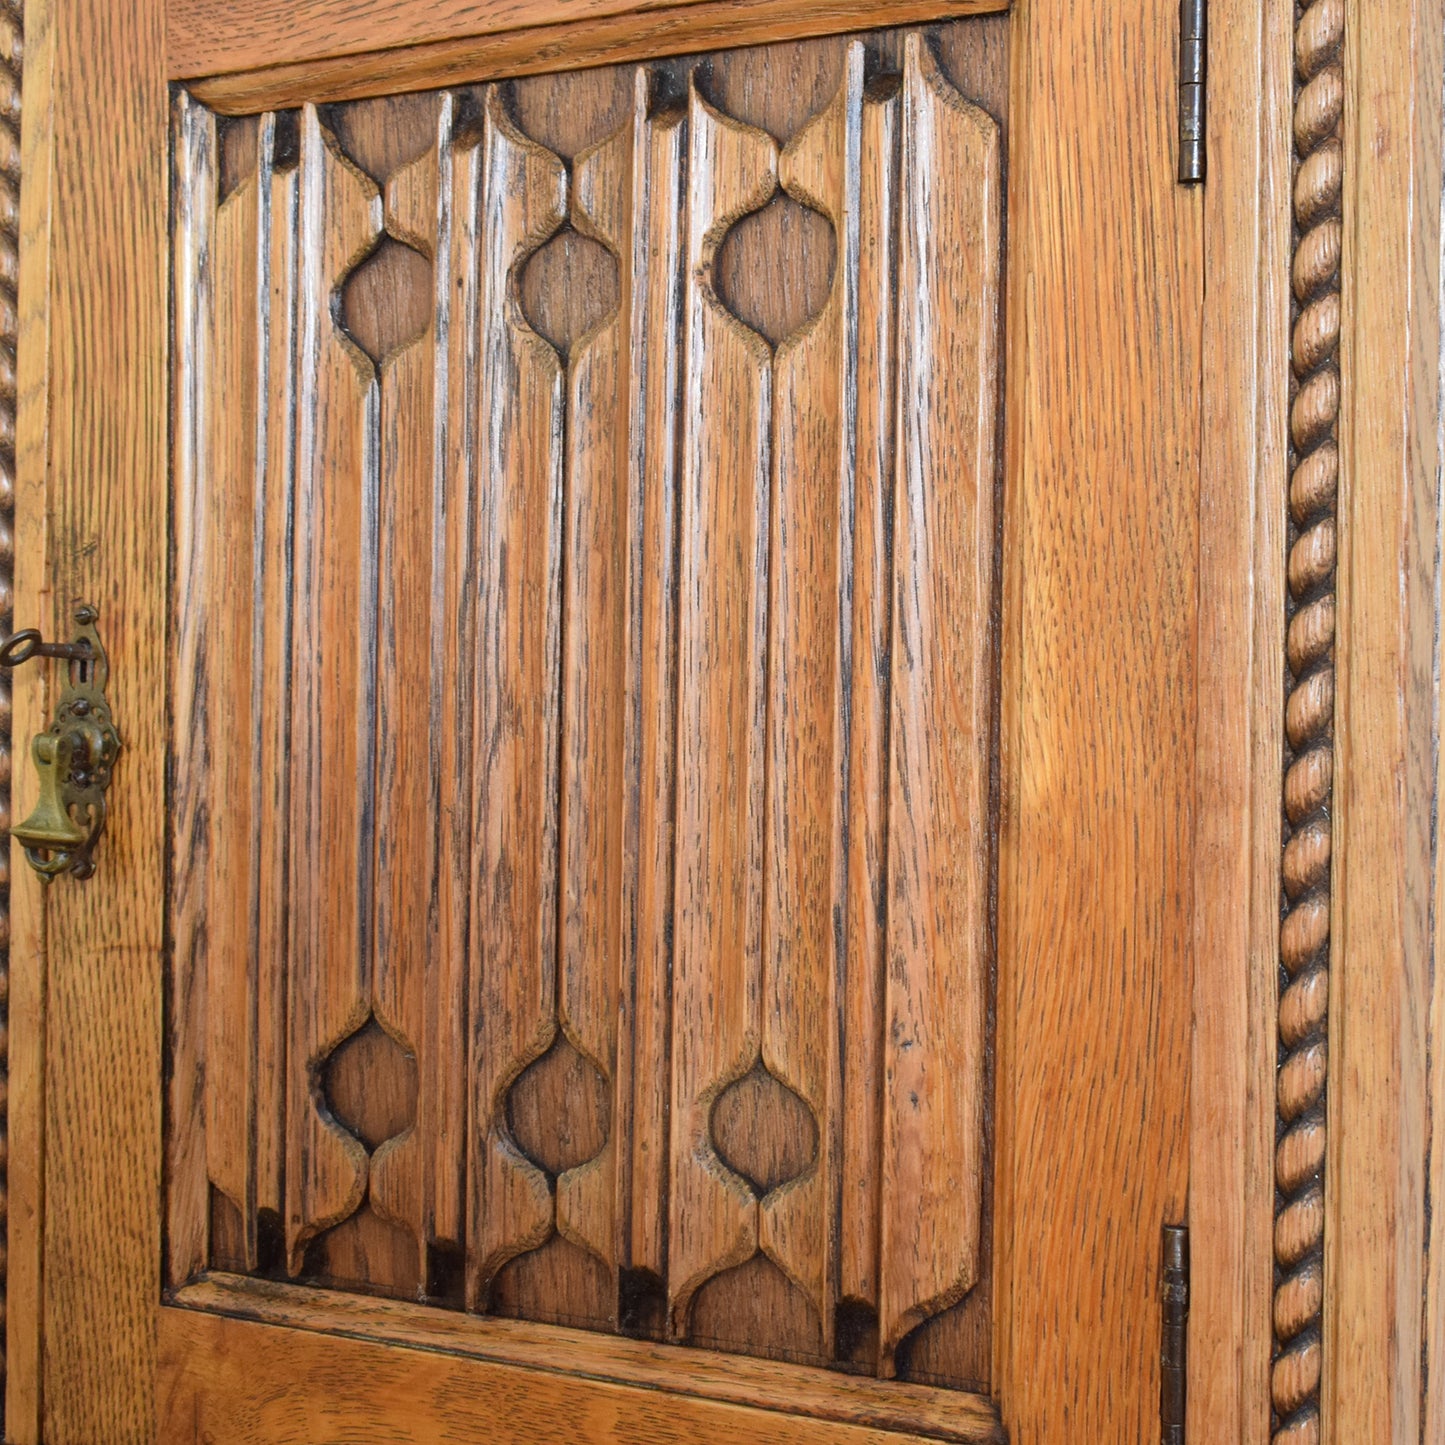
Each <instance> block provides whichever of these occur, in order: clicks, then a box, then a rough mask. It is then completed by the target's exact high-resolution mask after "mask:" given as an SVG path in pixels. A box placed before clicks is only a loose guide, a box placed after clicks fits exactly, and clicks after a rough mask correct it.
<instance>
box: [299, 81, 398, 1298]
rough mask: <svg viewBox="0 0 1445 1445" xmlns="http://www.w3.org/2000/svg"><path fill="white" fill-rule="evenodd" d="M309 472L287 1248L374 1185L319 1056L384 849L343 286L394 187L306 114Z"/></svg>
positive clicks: (374, 421)
mask: <svg viewBox="0 0 1445 1445" xmlns="http://www.w3.org/2000/svg"><path fill="white" fill-rule="evenodd" d="M300 187H301V208H300V227H301V230H300V236H299V240H298V243H297V257H298V262H299V268H300V269H299V275H298V289H297V308H298V326H299V329H300V339H299V351H298V381H297V390H298V397H297V441H296V447H297V453H296V468H297V488H296V511H295V524H294V525H295V535H296V548H295V569H296V570H295V581H294V603H293V606H294V617H295V623H294V627H295V632H294V635H295V639H296V654H295V657H294V660H293V674H292V675H293V678H294V684H293V693H292V713H291V758H290V764H291V770H292V785H291V819H290V833H291V852H290V894H291V909H290V913H289V919H290V937H289V939H288V954H289V972H290V1000H291V1004H290V1010H289V1018H290V1024H289V1031H290V1040H289V1052H290V1059H291V1067H290V1068H289V1070H288V1074H287V1081H288V1082H287V1093H288V1103H287V1136H286V1137H287V1156H286V1221H285V1228H286V1252H287V1263H288V1268H289V1269H290V1270H291V1272H292V1273H293V1274H296V1273H299V1272H300V1270H301V1268H302V1261H303V1257H304V1254H305V1251H306V1247H307V1246H308V1245H309V1244H310V1242H311V1241H312V1240H313V1239H314V1238H316V1237H317V1236H318V1235H319V1234H321V1233H323V1232H324V1231H325V1230H327V1229H329V1228H330V1227H331V1226H332V1225H335V1224H339V1223H341V1221H342V1220H344V1219H346V1218H347V1217H348V1216H349V1215H351V1214H352V1213H353V1212H354V1211H355V1210H356V1208H357V1207H358V1206H359V1205H360V1203H361V1201H362V1199H363V1198H364V1197H365V1193H366V1186H367V1174H368V1163H369V1161H368V1157H367V1153H366V1150H365V1148H364V1147H363V1145H362V1144H361V1142H360V1141H359V1140H358V1139H357V1138H355V1136H354V1135H352V1134H351V1133H350V1132H349V1131H348V1130H347V1129H346V1128H345V1127H344V1126H343V1125H341V1124H340V1123H339V1122H338V1121H337V1120H336V1119H335V1118H334V1117H333V1116H332V1115H331V1114H330V1112H329V1111H328V1110H327V1109H326V1108H325V1107H324V1104H323V1094H322V1089H321V1087H320V1084H321V1078H320V1074H321V1070H322V1068H323V1066H324V1065H325V1062H326V1060H327V1058H328V1056H329V1055H330V1054H331V1053H332V1051H333V1050H335V1049H336V1048H337V1047H338V1046H339V1045H340V1044H341V1043H342V1042H343V1041H344V1040H345V1039H346V1038H347V1037H348V1036H349V1035H350V1034H352V1033H354V1032H356V1030H358V1029H359V1028H360V1027H361V1026H362V1025H363V1024H364V1023H365V1022H366V1019H367V1015H368V1012H369V1006H370V1002H371V999H370V993H371V985H372V955H371V950H372V923H371V918H370V910H371V906H372V897H371V893H372V888H373V886H374V872H373V860H372V852H373V849H374V847H375V838H376V834H375V822H374V819H375V806H376V800H375V766H376V754H375V747H376V732H375V729H376V707H375V692H374V689H375V686H376V682H375V678H376V654H375V648H376V640H377V639H376V622H375V607H376V588H377V565H378V564H377V545H378V538H377V501H378V490H379V486H380V478H379V467H378V451H379V448H378V446H377V441H378V437H377V426H378V421H379V417H378V408H379V403H380V396H379V390H378V386H377V382H376V378H375V375H374V369H373V366H372V364H371V363H370V361H369V360H368V359H367V357H366V356H365V355H364V354H363V353H362V352H361V350H360V349H359V348H358V347H357V345H356V344H355V342H353V341H352V340H351V339H350V338H349V337H348V336H346V335H345V334H344V333H342V332H341V331H339V330H338V329H337V328H336V327H335V326H334V325H333V323H332V315H331V297H332V293H333V291H334V290H335V289H336V288H337V287H339V286H340V284H341V283H342V281H343V280H344V279H345V278H346V276H347V274H348V272H350V271H351V270H352V269H353V268H354V267H355V266H356V265H357V263H358V262H359V261H360V260H361V259H362V258H363V257H364V256H365V255H366V253H367V252H368V251H369V250H370V249H371V247H372V246H373V245H374V244H375V240H376V236H377V232H378V231H379V229H380V226H381V197H380V196H379V195H378V193H377V189H376V185H375V183H374V182H373V181H371V180H370V178H369V177H367V176H365V175H364V174H363V173H362V172H361V171H360V170H358V169H357V168H356V166H354V165H353V164H351V163H350V162H349V161H348V160H347V159H346V157H345V156H344V155H343V154H342V152H341V149H340V147H339V145H338V144H337V142H336V139H335V137H334V136H332V135H331V134H330V133H329V132H327V131H323V129H322V126H321V121H320V118H319V116H318V115H317V113H316V111H315V109H314V108H308V109H307V110H306V111H304V112H303V114H302V118H301V136H300Z"/></svg>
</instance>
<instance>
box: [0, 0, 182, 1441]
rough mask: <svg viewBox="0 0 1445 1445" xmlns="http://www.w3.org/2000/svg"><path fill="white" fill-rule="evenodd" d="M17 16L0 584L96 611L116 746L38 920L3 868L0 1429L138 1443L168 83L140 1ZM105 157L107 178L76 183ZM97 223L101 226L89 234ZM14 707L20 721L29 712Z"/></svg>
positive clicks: (155, 1229) (33, 597)
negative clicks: (22, 1297)
mask: <svg viewBox="0 0 1445 1445" xmlns="http://www.w3.org/2000/svg"><path fill="white" fill-rule="evenodd" d="M29 20H30V23H31V24H32V25H33V27H34V30H33V34H34V35H35V36H36V38H37V39H38V40H39V44H38V46H37V52H38V58H39V63H38V64H37V66H36V68H35V70H34V71H33V72H32V73H33V74H34V75H36V76H37V77H39V79H38V85H37V89H36V90H35V91H34V92H32V98H36V99H38V101H39V104H38V105H37V108H36V111H35V113H34V114H33V116H32V117H30V118H29V119H28V121H27V129H26V147H27V154H28V155H29V156H30V157H31V158H32V159H33V162H34V171H33V174H35V175H36V176H37V177H45V181H43V182H42V183H41V184H40V185H38V186H37V187H36V188H35V190H36V194H35V195H34V196H33V200H34V202H35V206H34V209H32V210H30V211H29V212H27V218H26V234H27V238H28V242H29V247H30V249H29V250H28V251H27V254H26V260H25V263H24V264H25V268H26V280H25V294H26V297H27V298H28V306H29V308H33V309H30V313H29V314H31V315H36V314H38V313H40V312H41V311H43V313H44V315H45V318H46V324H45V326H44V328H42V330H41V334H42V335H43V336H44V337H45V340H44V342H43V343H42V345H43V347H44V350H43V352H42V353H41V354H40V355H37V356H33V357H31V358H29V359H27V362H26V366H27V368H29V367H31V366H33V367H34V368H35V369H34V370H33V371H30V370H27V376H28V378H29V385H28V386H27V393H26V402H25V406H24V411H23V416H22V426H23V427H24V436H23V437H22V438H21V440H20V444H19V447H18V451H19V452H20V455H21V458H22V460H21V462H20V466H21V478H20V492H21V496H22V498H28V499H29V501H30V503H31V506H32V508H33V511H32V516H33V517H34V519H35V520H34V522H32V523H27V527H34V528H35V529H36V530H34V531H31V532H30V533H29V536H30V538H31V539H33V540H34V541H35V542H37V543H38V544H39V545H40V546H41V548H42V549H43V550H42V552H41V553H40V555H38V556H32V557H31V558H30V559H29V562H28V564H27V570H25V571H22V575H21V578H20V585H21V586H22V587H24V588H25V590H24V591H23V592H22V593H21V594H20V595H19V599H18V600H19V602H20V605H22V606H23V610H24V613H25V615H26V617H27V619H28V620H30V621H32V622H33V623H34V624H35V625H38V626H40V627H42V628H43V629H44V630H45V632H46V634H47V635H53V634H54V633H57V632H61V631H62V630H63V629H65V628H66V626H67V625H68V619H69V616H70V612H71V609H72V608H73V606H74V605H75V603H76V602H77V601H80V600H86V601H91V602H94V603H96V604H97V605H98V606H99V609H100V615H101V618H102V623H101V626H102V628H103V629H104V636H105V639H106V644H107V649H108V651H109V654H110V658H111V663H112V668H113V673H112V693H111V699H112V702H113V704H114V707H115V709H116V714H117V716H118V718H119V719H120V729H121V734H122V738H123V741H124V743H125V747H126V752H125V754H124V757H123V760H122V762H121V763H120V765H119V769H118V772H117V780H118V782H119V786H118V787H117V789H116V791H115V792H114V794H113V795H112V799H111V813H110V826H109V828H108V830H107V833H106V836H105V840H104V842H103V844H102V849H101V867H100V870H99V872H98V873H97V876H96V877H95V878H94V879H92V880H91V881H90V882H89V883H87V884H86V886H85V887H84V888H83V889H82V888H77V889H72V890H69V891H67V892H65V893H63V894H62V893H59V892H53V893H51V894H49V895H48V896H47V897H46V898H45V900H44V904H43V908H44V919H43V922H41V921H39V920H38V919H37V916H36V915H37V913H38V912H39V910H40V908H41V906H42V904H41V899H40V884H39V882H38V880H37V879H36V878H35V876H34V875H33V874H31V873H30V872H29V870H25V873H24V876H23V878H22V877H17V878H16V880H15V881H16V885H17V886H16V906H17V914H18V915H19V918H18V920H17V921H18V922H20V926H21V929H23V930H24V931H23V933H22V934H20V935H18V936H22V937H24V938H26V939H27V940H28V941H29V946H28V947H27V948H26V950H25V953H24V955H23V957H22V956H21V955H19V954H17V962H18V963H20V965H21V969H22V971H23V972H25V973H26V975H27V977H26V978H25V979H24V980H23V981H22V980H21V979H20V978H18V977H17V986H18V987H17V992H19V993H22V994H23V995H24V997H25V999H26V1000H27V1004H26V1006H27V1008H28V1009H29V1010H30V1012H29V1019H28V1022H29V1023H30V1024H31V1025H32V1026H33V1027H34V1028H35V1030H36V1043H37V1045H38V1047H40V1048H43V1050H44V1055H43V1060H40V1059H36V1057H35V1055H34V1054H32V1055H31V1061H30V1062H29V1063H28V1064H27V1065H26V1069H25V1073H24V1076H23V1078H22V1079H12V1084H16V1085H19V1089H18V1091H12V1100H13V1101H14V1106H15V1107H17V1108H19V1109H21V1110H23V1111H24V1112H25V1113H26V1122H25V1124H24V1126H23V1129H24V1131H26V1132H27V1135H28V1138H29V1139H30V1140H31V1141H37V1138H38V1136H37V1133H36V1131H38V1130H40V1129H43V1141H44V1163H43V1168H44V1175H43V1190H42V1192H41V1194H40V1195H39V1197H38V1198H37V1197H36V1196H32V1201H34V1204H35V1205H38V1217H37V1218H36V1219H34V1220H33V1221H32V1222H31V1224H30V1228H31V1229H36V1230H38V1232H39V1235H40V1240H39V1248H40V1250H41V1251H42V1253H41V1256H40V1261H41V1266H42V1268H41V1271H40V1275H39V1277H38V1278H37V1277H36V1276H35V1275H34V1274H29V1275H28V1276H27V1278H26V1280H25V1285H24V1287H25V1289H26V1291H27V1295H28V1299H27V1301H26V1302H25V1303H23V1304H21V1305H20V1310H21V1313H20V1318H21V1320H22V1321H23V1326H22V1331H21V1333H22V1335H25V1334H26V1333H28V1332H29V1331H35V1332H36V1333H37V1335H38V1338H39V1341H40V1356H39V1360H38V1364H39V1369H40V1372H41V1373H40V1376H39V1378H37V1377H36V1375H35V1374H34V1373H32V1372H33V1370H34V1365H35V1358H34V1356H32V1355H31V1354H30V1352H29V1347H28V1346H22V1352H21V1354H20V1355H19V1356H18V1357H16V1356H12V1379H14V1380H15V1381H16V1383H17V1385H18V1389H16V1390H15V1391H14V1393H12V1395H11V1398H10V1400H9V1401H8V1403H7V1408H8V1409H9V1411H10V1412H11V1413H10V1417H9V1422H8V1426H7V1429H8V1433H9V1435H10V1437H11V1438H12V1439H15V1440H17V1441H20V1442H33V1441H38V1440H39V1438H40V1437H41V1434H42V1432H43V1436H44V1439H45V1441H46V1442H47V1445H49V1442H75V1445H80V1442H92V1441H95V1440H97V1439H105V1440H124V1439H134V1440H140V1439H144V1438H147V1437H148V1435H149V1433H150V1431H151V1430H152V1428H153V1423H152V1422H153V1420H154V1406H155V1394H154V1373H153V1355H152V1344H153V1326H154V1313H155V1299H156V1291H157V1288H158V1285H159V1274H158V1271H157V1265H158V1263H159V1248H160V1227H161V1226H160V1210H159V1203H160V1200H159V1195H158V1184H159V1166H160V1138H161V1136H160V1120H161V1111H160V1098H159V1095H158V1093H157V1091H156V1088H155V1083H156V1080H157V1079H158V1078H159V1076H160V1062H161V1061H160V1044H161V943H162V927H161V922H162V918H161V899H162V896H163V887H164V885H163V875H164V862H163V859H164V851H163V841H164V820H163V817H162V815H161V814H159V813H158V812H157V810H156V806H155V805H156V801H157V800H158V799H159V798H161V797H162V796H163V795H164V753H165V734H166V729H165V723H164V717H165V678H166V662H165V633H166V624H165V599H164V588H163V585H162V583H161V579H162V578H163V577H164V576H165V573H166V570H167V566H166V558H167V517H166V511H167V507H166V493H165V489H164V487H162V486H160V485H157V479H158V478H162V477H164V476H165V475H166V424H165V412H166V376H165V358H166V355H167V350H168V346H167V332H166V315H167V305H166V289H167V287H166V275H167V264H166V259H165V252H166V247H167V238H166V217H167V207H166V194H167V165H166V139H165V132H166V117H165V109H166V91H165V84H164V78H163V76H162V75H161V73H160V69H161V68H160V66H159V65H158V64H156V63H155V57H157V56H158V55H159V54H160V53H161V51H162V47H163V45H164V38H163V17H162V11H161V7H160V6H159V5H151V4H145V3H142V4H137V5H127V6H125V7H122V8H119V9H117V8H116V7H113V6H111V5H109V4H105V3H100V4H88V3H83V0H82V3H78V4H57V5H55V6H53V7H52V6H51V5H48V4H45V3H43V0H42V3H37V4H36V5H35V6H33V7H32V8H31V11H30V15H29ZM102 114H103V115H104V116H106V118H107V119H106V124H105V125H104V126H99V127H98V126H96V125H95V118H96V117H97V116H98V115H102ZM102 171H103V172H104V173H105V174H106V176H107V180H106V182H105V184H103V185H101V184H98V183H90V182H87V180H86V179H85V178H86V177H87V176H91V177H95V176H98V174H99V173H100V172H102ZM46 182H48V184H47V183H46ZM101 236H103V237H106V238H107V243H106V244H105V245H103V246H97V244H96V238H97V237H101ZM30 387H33V388H34V390H31V389H30ZM82 398H83V401H82ZM31 568H33V570H30V569H31ZM146 578H151V579H153V581H152V582H151V583H150V584H149V585H147V584H146V583H145V582H144V580H143V579H146ZM22 706H25V707H26V708H27V711H26V712H25V713H23V714H22V716H23V717H24V718H25V720H26V723H27V724H29V725H31V726H33V725H34V724H35V722H36V721H38V718H39V717H43V716H44V714H43V713H42V712H40V711H39V709H36V710H33V711H30V710H28V709H29V708H30V707H31V706H32V705H31V704H28V703H27V704H22ZM33 801H34V775H33V772H29V771H28V770H27V771H20V770H17V790H16V798H15V804H16V807H17V809H18V810H19V811H20V812H21V813H22V814H23V813H24V812H26V811H27V810H28V809H29V808H30V807H31V806H32V804H33ZM42 939H43V944H42V943H41V940H42ZM37 944H40V945H41V946H40V947H36V945H37ZM42 949H43V952H42ZM32 950H33V951H32ZM37 973H38V977H37ZM30 1147H32V1148H33V1147H34V1144H33V1143H32V1144H31V1146H30ZM31 1157H32V1158H33V1157H34V1155H33V1154H32V1156H31ZM34 1239H35V1234H33V1233H32V1234H31V1235H30V1240H31V1241H34ZM34 1247H35V1245H34V1244H33V1243H28V1244H27V1245H26V1249H27V1251H28V1250H29V1249H32V1248H34ZM31 1258H32V1260H33V1256H32V1257H31ZM32 1267H33V1266H32V1265H31V1264H29V1263H27V1269H29V1268H32ZM30 1290H34V1291H35V1293H34V1294H33V1295H31V1294H29V1291H30ZM16 1303H17V1302H16V1300H15V1298H14V1295H13V1294H12V1299H11V1307H12V1309H14V1308H15V1306H16ZM17 1367H18V1368H17ZM42 1415H43V1421H42Z"/></svg>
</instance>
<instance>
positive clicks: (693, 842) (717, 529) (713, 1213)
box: [668, 78, 778, 1332]
mask: <svg viewBox="0 0 1445 1445" xmlns="http://www.w3.org/2000/svg"><path fill="white" fill-rule="evenodd" d="M688 106H689V110H688V117H689V119H688V124H689V139H690V146H691V150H690V154H689V158H688V178H689V184H690V187H691V196H690V203H689V207H688V237H687V262H686V264H687V268H688V271H687V277H688V279H687V300H686V307H687V313H686V326H687V330H686V333H685V335H686V347H687V354H686V359H685V363H684V364H685V365H686V368H687V381H686V383H685V385H686V388H687V391H688V394H689V395H690V396H692V397H694V398H695V401H694V403H693V405H692V406H691V407H689V408H688V410H687V412H686V413H685V420H684V428H685V430H684V434H683V464H682V465H683V472H682V500H681V506H682V522H681V526H682V534H681V537H682V540H681V550H680V561H679V567H680V578H679V587H680V598H681V600H680V608H679V623H678V637H679V642H678V648H679V650H678V761H677V769H678V772H677V862H676V875H675V876H676V880H677V881H676V887H677V905H676V907H677V912H676V924H675V952H674V963H673V1000H674V1004H673V1008H674V1019H675V1021H676V1023H677V1024H680V1027H676V1028H675V1030H674V1035H673V1083H672V1091H673V1093H672V1184H671V1190H670V1196H669V1206H670V1211H671V1213H670V1228H669V1240H670V1243H669V1255H670V1259H669V1263H670V1269H669V1276H668V1289H669V1296H670V1308H671V1311H672V1317H673V1328H674V1329H675V1330H677V1331H679V1332H682V1331H685V1328H686V1319H687V1310H688V1307H689V1305H690V1303H691V1298H692V1295H693V1293H694V1292H695V1291H696V1289H697V1288H698V1286H699V1285H701V1284H702V1283H703V1282H704V1280H706V1279H707V1278H708V1277H709V1276H710V1275H713V1274H715V1273H717V1272H718V1271H720V1270H724V1269H728V1268H731V1267H733V1266H736V1265H740V1264H742V1263H743V1262H744V1261H745V1260H747V1259H748V1258H749V1257H750V1256H751V1255H752V1254H753V1253H754V1251H755V1250H756V1248H757V1211H756V1205H755V1201H754V1198H753V1194H752V1191H751V1189H750V1188H749V1187H748V1185H747V1182H746V1181H745V1180H744V1179H743V1178H741V1177H740V1176H739V1175H737V1174H736V1173H733V1172H732V1171H730V1170H728V1169H727V1168H726V1167H725V1166H723V1165H722V1163H721V1161H720V1160H719V1159H718V1158H717V1156H716V1154H715V1152H714V1150H713V1147H712V1144H711V1143H710V1140H709V1126H710V1119H711V1115H712V1106H713V1103H714V1101H715V1100H716V1099H717V1097H718V1095H719V1094H721V1093H722V1091H723V1090H724V1089H725V1088H727V1087H728V1086H729V1085H730V1084H732V1083H734V1082H735V1081H737V1080H738V1079H741V1078H742V1077H744V1076H745V1075H746V1074H747V1073H748V1072H749V1071H750V1070H751V1068H752V1066H753V1064H754V1062H755V1061H756V1059H757V1052H758V1046H759V1033H760V1028H761V1016H760V1015H761V1008H762V987H763V972H762V936H761V933H762V896H761V885H762V873H763V866H764V865H763V828H764V807H765V800H764V793H763V778H764V766H765V764H764V761H763V748H764V737H765V721H766V665H767V613H766V606H767V580H766V579H767V575H768V480H769V466H768V450H767V438H768V433H769V427H770V413H771V402H772V388H771V380H772V367H771V355H770V351H769V348H768V346H767V343H766V342H765V341H764V340H763V339H762V337H760V336H758V335H757V333H755V332H752V331H750V330H748V328H746V327H745V326H743V325H742V323H741V322H739V321H737V320H736V319H735V318H734V317H733V316H732V315H731V314H730V313H729V312H728V311H727V310H726V309H725V308H724V307H723V305H722V303H721V302H720V301H719V300H718V299H717V296H716V294H715V292H714V290H713V287H712V285H711V282H710V278H709V270H710V267H711V263H712V260H713V256H714V254H715V253H716V250H717V247H718V242H719V240H720V239H721V237H722V235H723V234H724V233H725V232H726V230H727V229H728V227H729V226H730V225H731V224H732V223H733V222H735V221H737V220H738V219H740V218H741V217H742V216H743V215H745V214H746V213H747V212H748V211H750V210H754V209H756V208H757V207H759V206H761V205H762V204H763V203H764V202H766V201H767V200H768V198H769V197H770V196H771V195H772V193H773V190H774V187H775V185H776V176H777V163H778V152H777V146H776V143H775V142H774V141H773V140H772V138H771V137H770V136H767V135H766V134H764V133H763V132H761V131H757V130H753V129H751V128H750V127H747V126H744V125H742V124H740V123H739V122H737V121H733V120H730V119H729V118H728V117H727V116H725V115H723V114H721V113H720V112H718V111H717V110H715V109H713V107H711V106H710V105H708V103H707V102H706V101H705V100H704V99H703V97H702V96H701V95H700V94H699V92H698V88H697V83H696V79H695V78H694V79H693V80H692V82H691V89H690V93H689V97H688Z"/></svg>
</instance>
